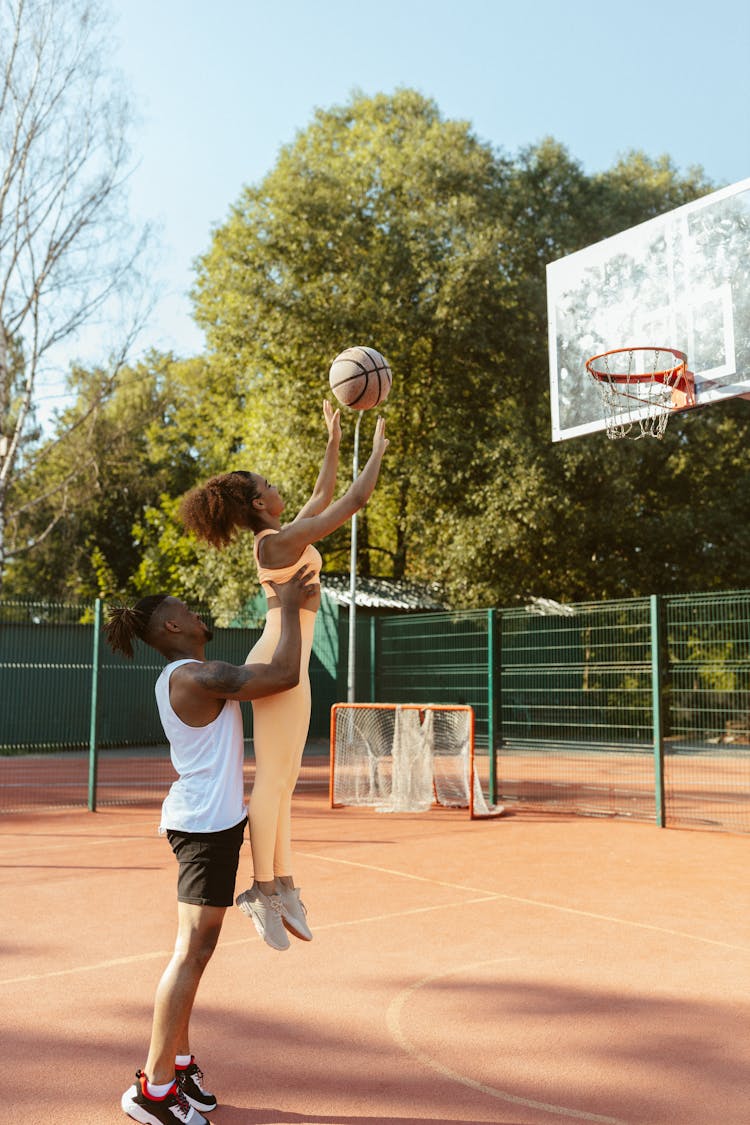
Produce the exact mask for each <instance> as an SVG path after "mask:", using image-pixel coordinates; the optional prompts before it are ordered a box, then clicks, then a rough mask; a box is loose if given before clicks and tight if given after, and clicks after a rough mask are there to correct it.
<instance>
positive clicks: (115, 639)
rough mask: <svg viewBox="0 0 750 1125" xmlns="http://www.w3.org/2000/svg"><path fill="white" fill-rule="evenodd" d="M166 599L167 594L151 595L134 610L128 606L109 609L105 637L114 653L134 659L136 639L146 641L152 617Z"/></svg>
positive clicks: (136, 605)
mask: <svg viewBox="0 0 750 1125" xmlns="http://www.w3.org/2000/svg"><path fill="white" fill-rule="evenodd" d="M166 597H167V594H150V595H149V596H148V597H147V598H141V600H140V601H139V602H136V604H135V605H134V606H133V607H132V608H131V607H130V606H126V605H119V606H110V607H109V611H108V613H109V616H108V619H107V623H106V625H105V626H104V635H105V637H106V638H107V643H108V644H109V647H110V648H111V649H112V651H113V652H121V653H122V654H123V656H126V657H127V659H128V660H132V659H133V641H134V640H135V638H136V637H138V638H139V639H140V640H142V641H145V640H146V635H147V633H148V629H149V624H150V621H151V615H152V614H153V612H154V610H155V609H156V608H157V607H158V606H160V605H161V603H162V602H163V601H164V599H165V598H166Z"/></svg>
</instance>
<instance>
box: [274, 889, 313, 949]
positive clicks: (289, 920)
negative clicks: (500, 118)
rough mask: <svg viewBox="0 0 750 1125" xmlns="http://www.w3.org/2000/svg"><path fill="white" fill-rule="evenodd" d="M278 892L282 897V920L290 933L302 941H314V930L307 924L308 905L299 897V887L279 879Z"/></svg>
mask: <svg viewBox="0 0 750 1125" xmlns="http://www.w3.org/2000/svg"><path fill="white" fill-rule="evenodd" d="M276 893H277V894H278V896H279V898H280V899H281V921H282V922H283V923H284V925H285V927H286V928H287V930H289V933H290V934H294V936H295V937H296V938H299V939H300V941H312V937H313V936H312V931H311V930H310V927H309V926H308V924H307V907H306V906H305V904H304V902H303V901H302V899H301V898H300V897H299V894H300V892H299V887H292V888H290V887H285V886H284V884H283V883H280V882H279V880H278V879H277V880H276Z"/></svg>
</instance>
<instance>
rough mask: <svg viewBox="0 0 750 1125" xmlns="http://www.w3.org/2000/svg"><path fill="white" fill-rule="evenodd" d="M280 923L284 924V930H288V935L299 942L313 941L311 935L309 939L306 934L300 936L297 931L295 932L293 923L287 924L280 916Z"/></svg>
mask: <svg viewBox="0 0 750 1125" xmlns="http://www.w3.org/2000/svg"><path fill="white" fill-rule="evenodd" d="M281 921H282V922H283V924H284V929H285V930H288V931H289V933H290V934H293V935H294V937H296V938H299V940H300V941H312V939H313V936H312V934H310V936H309V937H308V936H307V934H301V933H300V932H299V930H295V928H294V923H293V922H287V920H286V918H284V917H283V916H282V919H281Z"/></svg>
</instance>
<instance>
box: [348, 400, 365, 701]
mask: <svg viewBox="0 0 750 1125" xmlns="http://www.w3.org/2000/svg"><path fill="white" fill-rule="evenodd" d="M363 414H364V410H360V411H358V413H357V424H356V426H355V427H354V459H353V464H352V481H355V480H356V479H357V477H358V476H359V426H360V422H361V421H362V415H363ZM357 514H358V513H357V512H355V513H354V515H353V516H352V539H351V555H350V558H349V653H348V656H349V662H348V667H347V676H346V701H347V703H354V702H356V701H355V698H354V697H355V694H356V687H357V671H356V669H357V652H356V649H357Z"/></svg>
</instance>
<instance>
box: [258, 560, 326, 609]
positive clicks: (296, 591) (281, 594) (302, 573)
mask: <svg viewBox="0 0 750 1125" xmlns="http://www.w3.org/2000/svg"><path fill="white" fill-rule="evenodd" d="M312 575H313V571H312V570H311V569H310V567H309V566H301V567H300V568H299V570H298V571H297V572H296V574H293V575H292V577H291V578H290V579H289V581H288V582H269V583H268V585H269V586H271V587H273V591H274V593H275V594H276V597H277V598H278V599H279V602H280V603H281V607H282V609H283V608H284V606H288V607H289V608H291V609H300V608H301V607H302V606H303V605H304V604H305V602H306V601H307V600H308V598H311V597H312V596H313V594H316V593H317V591H318V582H317V580H313V581H312V582H310V581H309V579H310V578H311V577H312Z"/></svg>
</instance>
